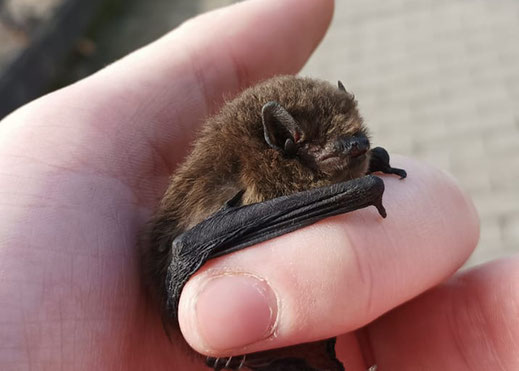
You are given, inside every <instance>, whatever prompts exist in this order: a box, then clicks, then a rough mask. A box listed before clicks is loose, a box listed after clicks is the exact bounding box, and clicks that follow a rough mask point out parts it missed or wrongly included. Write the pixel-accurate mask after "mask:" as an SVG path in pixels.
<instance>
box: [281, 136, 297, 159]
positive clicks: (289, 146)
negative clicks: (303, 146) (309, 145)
mask: <svg viewBox="0 0 519 371" xmlns="http://www.w3.org/2000/svg"><path fill="white" fill-rule="evenodd" d="M283 149H284V151H285V154H286V155H287V156H295V154H296V153H297V146H296V144H295V143H294V141H293V140H292V139H290V138H289V139H287V140H286V141H285V146H284V148H283Z"/></svg>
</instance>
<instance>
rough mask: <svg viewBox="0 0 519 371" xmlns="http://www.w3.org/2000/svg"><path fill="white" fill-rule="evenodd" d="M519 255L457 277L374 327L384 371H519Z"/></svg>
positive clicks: (377, 356) (374, 340)
mask: <svg viewBox="0 0 519 371" xmlns="http://www.w3.org/2000/svg"><path fill="white" fill-rule="evenodd" d="M517 308H519V256H517V257H515V258H513V259H510V260H500V261H496V262H492V263H489V264H486V265H483V266H480V267H476V268H475V269H472V270H470V271H468V272H464V273H461V274H459V275H456V276H455V277H454V278H452V279H450V280H449V281H448V282H447V283H445V284H442V285H441V286H439V287H437V288H435V289H434V290H432V291H430V292H427V293H425V294H424V295H422V296H420V297H418V298H416V299H415V300H413V301H411V302H410V303H407V304H404V305H403V306H402V307H399V308H397V309H395V310H394V311H392V312H390V313H388V314H387V315H385V316H384V317H382V318H380V319H379V320H377V321H376V322H374V323H373V324H372V325H370V326H369V333H370V339H371V346H372V349H373V354H374V357H375V360H376V363H377V364H378V365H379V367H380V368H381V369H382V370H402V371H405V370H518V369H519V354H518V352H517V344H518V343H519V316H518V315H517Z"/></svg>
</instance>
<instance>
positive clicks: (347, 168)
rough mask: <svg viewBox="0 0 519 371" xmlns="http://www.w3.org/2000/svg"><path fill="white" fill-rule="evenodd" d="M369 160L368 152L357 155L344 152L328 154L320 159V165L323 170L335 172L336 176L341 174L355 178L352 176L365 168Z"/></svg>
mask: <svg viewBox="0 0 519 371" xmlns="http://www.w3.org/2000/svg"><path fill="white" fill-rule="evenodd" d="M367 161H368V152H367V151H363V152H362V153H356V154H355V156H351V155H349V154H348V155H344V154H328V155H326V156H323V157H321V158H320V159H319V167H320V168H321V169H322V171H323V172H325V173H328V174H333V175H334V176H340V177H342V176H341V174H343V175H345V176H347V177H348V178H355V177H357V176H360V175H362V174H359V175H357V176H351V175H352V174H356V173H358V172H359V171H360V170H361V169H363V168H364V164H366V163H367Z"/></svg>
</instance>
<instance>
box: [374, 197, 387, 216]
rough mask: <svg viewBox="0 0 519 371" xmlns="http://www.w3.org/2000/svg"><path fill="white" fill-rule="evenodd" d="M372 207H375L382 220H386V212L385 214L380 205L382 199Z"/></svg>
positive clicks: (382, 206)
mask: <svg viewBox="0 0 519 371" xmlns="http://www.w3.org/2000/svg"><path fill="white" fill-rule="evenodd" d="M373 206H375V207H376V208H377V210H378V213H379V214H380V216H381V217H382V218H384V219H385V218H386V217H387V212H386V208H385V207H384V205H382V198H380V200H378V201H376V202H375V203H374V204H373Z"/></svg>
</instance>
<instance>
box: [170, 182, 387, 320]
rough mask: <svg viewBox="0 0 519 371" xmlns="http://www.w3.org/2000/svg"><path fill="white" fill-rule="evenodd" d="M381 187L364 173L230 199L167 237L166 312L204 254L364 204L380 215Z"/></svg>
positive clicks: (217, 253) (256, 240) (174, 306)
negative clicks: (254, 199)
mask: <svg viewBox="0 0 519 371" xmlns="http://www.w3.org/2000/svg"><path fill="white" fill-rule="evenodd" d="M383 192H384V182H383V181H382V179H380V178H378V177H376V176H373V175H367V176H364V177H362V178H358V179H353V180H350V181H348V182H343V183H338V184H333V185H330V186H326V187H321V188H315V189H311V190H308V191H304V192H300V193H296V194H293V195H290V196H283V197H279V198H275V199H272V200H268V201H265V202H260V203H256V204H251V205H246V206H239V207H233V206H232V204H234V203H236V200H234V199H233V201H232V202H230V203H227V204H226V206H225V207H224V208H222V209H221V210H220V211H218V212H216V213H215V214H214V215H212V216H211V217H209V218H208V219H206V220H204V221H202V222H201V223H200V224H197V225H196V226H194V227H193V228H191V229H189V230H188V231H186V232H184V233H182V234H181V235H179V236H178V237H177V238H175V240H174V241H173V246H172V251H171V263H170V265H169V267H168V271H167V276H166V290H167V294H168V295H167V296H168V301H167V310H168V312H169V313H170V315H171V316H172V317H173V318H176V315H177V306H178V300H179V298H180V293H181V290H182V288H183V286H184V284H185V283H186V282H187V280H188V279H189V277H191V275H193V274H194V273H195V272H196V271H197V270H198V269H199V268H200V267H201V266H202V264H204V263H205V262H206V261H207V260H208V259H211V258H214V257H217V256H221V255H224V254H228V253H230V252H233V251H237V250H240V249H243V248H245V247H248V246H251V245H253V244H256V243H259V242H262V241H266V240H269V239H272V238H274V237H277V236H281V235H283V234H286V233H289V232H292V231H294V230H296V229H299V228H302V227H304V226H307V225H310V224H312V223H315V222H317V221H319V220H321V219H323V218H326V217H329V216H332V215H338V214H342V213H346V212H349V211H353V210H357V209H361V208H364V207H367V206H375V207H376V208H377V210H378V211H379V213H380V215H381V216H382V217H385V216H386V211H385V209H384V207H383V206H382V194H383ZM237 197H238V196H237ZM235 198H236V197H235Z"/></svg>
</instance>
